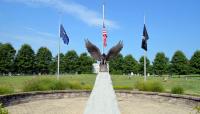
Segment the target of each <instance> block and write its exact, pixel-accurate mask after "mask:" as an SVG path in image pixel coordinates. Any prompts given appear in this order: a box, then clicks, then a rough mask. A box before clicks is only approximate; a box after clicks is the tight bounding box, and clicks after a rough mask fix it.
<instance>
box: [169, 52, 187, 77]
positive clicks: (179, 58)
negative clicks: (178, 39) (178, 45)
mask: <svg viewBox="0 0 200 114" xmlns="http://www.w3.org/2000/svg"><path fill="white" fill-rule="evenodd" d="M188 68H189V67H188V60H187V58H186V56H185V54H184V53H183V52H182V51H179V50H178V51H176V52H175V53H174V55H173V57H172V60H171V71H172V73H174V74H177V75H185V74H188Z"/></svg>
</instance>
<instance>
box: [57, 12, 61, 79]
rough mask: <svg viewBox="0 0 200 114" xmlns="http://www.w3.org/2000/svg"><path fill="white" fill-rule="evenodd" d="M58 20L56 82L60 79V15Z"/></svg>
mask: <svg viewBox="0 0 200 114" xmlns="http://www.w3.org/2000/svg"><path fill="white" fill-rule="evenodd" d="M59 14H60V18H59V26H58V66H57V80H59V78H60V24H61V13H59Z"/></svg>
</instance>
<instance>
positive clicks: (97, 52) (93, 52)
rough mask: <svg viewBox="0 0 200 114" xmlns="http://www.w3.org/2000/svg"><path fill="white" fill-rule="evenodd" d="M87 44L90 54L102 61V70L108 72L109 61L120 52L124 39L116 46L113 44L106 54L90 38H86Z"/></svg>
mask: <svg viewBox="0 0 200 114" xmlns="http://www.w3.org/2000/svg"><path fill="white" fill-rule="evenodd" d="M85 46H86V48H87V50H88V52H89V53H90V55H91V56H92V57H93V58H94V59H95V60H97V61H100V65H99V66H100V72H107V71H108V68H107V61H110V60H111V59H113V58H115V57H116V56H117V55H118V54H119V52H120V51H121V50H122V48H123V43H122V41H119V43H118V44H117V45H115V46H113V47H112V48H111V49H110V50H109V51H108V54H107V55H106V54H105V53H103V54H101V52H100V50H99V48H98V47H97V46H95V45H94V44H92V43H91V42H90V41H89V40H88V39H87V40H85Z"/></svg>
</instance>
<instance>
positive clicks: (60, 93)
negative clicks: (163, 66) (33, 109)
mask: <svg viewBox="0 0 200 114" xmlns="http://www.w3.org/2000/svg"><path fill="white" fill-rule="evenodd" d="M90 92H91V91H87V90H56V91H34V92H22V93H15V94H9V95H0V102H1V103H2V104H3V106H10V105H15V104H19V103H25V102H29V101H31V100H42V99H55V98H64V97H88V96H89V95H90ZM115 92H116V94H117V95H118V96H128V95H137V94H138V95H140V94H142V95H149V96H160V97H168V98H175V99H184V100H188V101H192V102H196V103H200V97H198V96H191V95H178V94H170V93H158V92H145V91H129V90H116V91H115Z"/></svg>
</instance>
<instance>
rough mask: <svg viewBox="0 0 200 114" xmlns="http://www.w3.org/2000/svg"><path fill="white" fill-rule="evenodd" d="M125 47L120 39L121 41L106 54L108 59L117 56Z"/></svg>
mask: <svg viewBox="0 0 200 114" xmlns="http://www.w3.org/2000/svg"><path fill="white" fill-rule="evenodd" d="M122 48H123V42H122V41H119V43H118V44H117V45H115V46H113V47H112V48H111V49H110V50H109V51H108V54H107V56H106V60H107V61H109V60H111V59H113V58H114V57H116V56H117V55H118V54H119V52H120V51H121V50H122Z"/></svg>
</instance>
